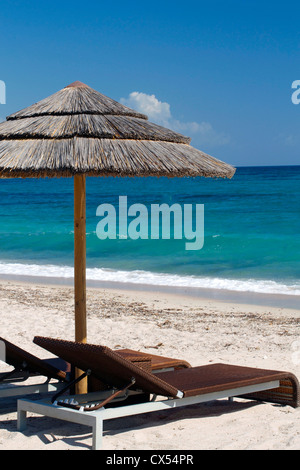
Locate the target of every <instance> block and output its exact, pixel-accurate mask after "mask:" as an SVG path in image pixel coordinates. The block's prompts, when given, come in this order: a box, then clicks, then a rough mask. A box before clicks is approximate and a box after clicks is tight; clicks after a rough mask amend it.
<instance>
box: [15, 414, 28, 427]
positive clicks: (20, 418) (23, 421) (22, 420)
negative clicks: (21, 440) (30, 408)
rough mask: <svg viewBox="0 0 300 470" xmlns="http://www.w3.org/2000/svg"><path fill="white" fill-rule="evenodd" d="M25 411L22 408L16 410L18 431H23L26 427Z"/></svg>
mask: <svg viewBox="0 0 300 470" xmlns="http://www.w3.org/2000/svg"><path fill="white" fill-rule="evenodd" d="M26 416H27V412H26V411H24V410H18V421H17V429H18V431H20V432H22V431H25V429H26V427H27V419H26Z"/></svg>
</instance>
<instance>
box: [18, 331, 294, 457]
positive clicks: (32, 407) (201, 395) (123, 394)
mask: <svg viewBox="0 0 300 470" xmlns="http://www.w3.org/2000/svg"><path fill="white" fill-rule="evenodd" d="M34 342H35V343H36V344H38V345H40V346H42V347H44V348H45V349H47V350H48V351H50V352H52V353H53V354H56V355H58V356H59V357H62V358H63V359H64V360H66V361H68V362H69V363H71V364H72V365H74V366H76V367H78V368H79V369H81V370H82V371H85V372H84V374H83V375H82V377H83V376H85V375H91V376H94V377H96V378H97V379H98V380H100V381H102V382H103V383H104V384H106V393H105V391H103V392H102V395H101V396H100V395H99V396H97V395H95V394H86V395H79V396H75V397H68V399H67V400H64V399H62V398H61V393H63V392H64V391H65V390H64V391H63V392H61V393H57V394H56V395H55V396H54V397H53V398H52V401H51V403H49V402H48V403H45V402H40V401H38V402H37V401H35V402H32V401H29V400H19V405H18V429H19V430H23V429H24V428H25V425H26V424H25V423H26V419H25V418H26V412H27V411H31V412H35V413H38V414H42V415H45V416H51V417H56V418H58V419H65V420H69V421H73V422H78V423H83V424H87V425H91V426H93V448H100V445H101V438H102V423H103V420H105V419H112V418H116V417H120V416H128V415H132V414H139V413H145V412H150V411H156V410H161V409H168V408H174V407H178V406H185V405H190V404H196V403H203V402H207V401H212V400H215V399H219V398H226V397H227V398H232V397H240V396H241V397H243V398H245V397H247V398H251V399H255V400H266V399H267V400H269V401H273V402H274V403H282V404H288V405H291V406H293V407H297V406H299V403H300V400H299V383H298V380H297V378H296V377H295V376H294V375H293V374H291V373H289V372H282V371H274V370H265V369H257V368H251V367H242V366H236V365H227V364H210V365H204V366H199V367H185V368H181V369H178V370H173V371H164V372H159V373H156V374H154V373H152V372H151V367H150V362H151V358H149V357H147V356H145V357H144V364H143V366H142V367H141V365H137V364H136V363H133V362H130V361H128V360H127V359H126V358H125V357H122V356H121V355H120V354H118V352H116V351H113V350H111V349H109V348H107V347H105V346H97V345H91V344H83V343H75V342H72V341H63V340H57V339H51V338H43V337H35V338H34ZM78 380H80V379H77V381H78ZM285 384H287V385H288V386H287V387H286V385H285ZM266 393H267V396H266ZM130 394H133V395H135V394H137V395H138V394H142V395H146V396H147V394H152V395H153V398H152V400H151V401H145V402H144V403H139V404H134V405H132V404H131V402H127V400H128V398H127V397H128V396H129V395H130ZM157 396H162V397H168V399H167V400H166V399H163V400H158V401H156V400H157ZM64 398H65V397H64ZM74 399H75V401H74ZM120 399H123V400H124V401H123V402H122V404H123V406H117V407H115V408H110V405H111V404H112V403H115V402H116V400H120ZM91 400H92V403H91ZM95 400H96V402H95ZM127 403H129V404H127ZM117 404H118V403H117Z"/></svg>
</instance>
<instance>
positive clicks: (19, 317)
mask: <svg viewBox="0 0 300 470" xmlns="http://www.w3.org/2000/svg"><path fill="white" fill-rule="evenodd" d="M0 315H1V333H0V336H2V337H4V338H6V339H7V340H9V341H11V342H14V343H15V344H17V345H19V346H20V347H22V348H24V349H26V350H28V351H30V352H31V353H33V354H35V355H37V356H39V357H41V358H46V357H49V353H48V352H47V351H44V350H43V349H42V348H40V347H38V346H36V345H35V344H33V342H32V340H33V337H34V336H35V335H41V336H51V337H54V338H63V339H70V340H73V339H74V319H73V289H72V288H71V287H66V286H64V287H57V286H46V285H33V284H25V283H18V282H14V281H2V282H1V283H0ZM299 318H300V310H295V309H284V308H275V307H266V306H263V307H262V306H255V305H243V304H232V303H225V302H217V301H210V300H207V299H200V298H193V297H184V296H179V295H176V294H174V295H173V294H165V293H162V292H142V291H126V290H113V289H101V290H100V289H89V290H88V341H89V342H91V343H96V344H104V345H107V346H109V347H111V348H117V347H123V348H132V349H137V350H141V351H148V352H150V353H153V354H161V355H165V356H170V357H177V358H182V359H185V360H187V361H189V362H190V363H191V364H192V365H194V366H196V365H203V364H207V363H211V362H225V363H229V364H238V365H245V366H253V367H261V368H270V369H276V370H286V371H289V372H293V373H294V374H295V375H296V376H297V377H298V378H300V342H299V340H300V332H299ZM296 341H298V344H297V343H295V342H296ZM16 418H17V414H16V407H15V402H14V401H10V402H8V403H7V402H5V403H4V402H3V400H2V402H0V450H7V449H12V450H17V449H44V450H52V449H53V450H57V449H74V450H76V449H80V450H81V449H88V448H89V447H90V446H91V442H92V439H91V432H90V429H89V428H87V427H84V426H79V425H76V424H70V423H66V422H63V421H58V420H54V419H50V418H46V417H40V416H36V415H35V416H33V415H31V414H29V420H28V428H27V430H26V432H25V433H24V434H22V433H18V432H17V430H16ZM103 441H104V449H106V450H123V449H126V450H136V449H139V450H142V449H143V450H144V449H145V450H146V449H154V450H186V449H188V450H197V449H238V450H243V449H251V450H252V449H285V450H293V449H299V448H300V408H298V409H294V408H291V407H283V406H279V405H274V404H267V403H257V402H250V401H246V400H241V399H237V400H235V401H234V402H233V403H231V402H229V401H227V400H221V401H218V402H211V403H209V404H205V405H200V406H199V405H198V406H194V407H189V408H185V409H183V408H181V409H177V410H172V411H168V412H156V413H151V414H148V415H140V416H135V417H132V418H122V419H118V420H114V421H110V422H106V423H105V428H104V440H103Z"/></svg>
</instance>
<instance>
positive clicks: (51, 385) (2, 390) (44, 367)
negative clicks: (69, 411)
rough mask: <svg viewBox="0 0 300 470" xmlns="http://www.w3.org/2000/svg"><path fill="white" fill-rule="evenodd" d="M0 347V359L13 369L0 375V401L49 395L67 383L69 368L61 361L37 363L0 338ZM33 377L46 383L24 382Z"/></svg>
mask: <svg viewBox="0 0 300 470" xmlns="http://www.w3.org/2000/svg"><path fill="white" fill-rule="evenodd" d="M0 345H1V352H2V354H1V357H0V359H1V360H2V359H4V362H6V364H8V365H10V366H12V367H13V369H12V370H10V371H8V372H2V373H0V398H7V397H14V396H20V395H22V396H23V395H31V394H33V393H44V392H53V391H56V390H59V389H61V388H63V387H64V386H65V382H67V381H68V373H69V371H70V365H69V364H68V363H66V362H65V361H63V360H61V359H59V358H50V359H39V358H38V357H36V356H34V355H33V354H30V353H29V352H27V351H25V350H24V349H22V348H20V347H18V346H16V345H15V344H13V343H11V342H9V341H7V340H6V339H4V338H1V337H0ZM37 376H42V377H45V379H46V381H45V382H41V383H36V382H37V381H35V382H34V381H28V379H29V378H31V377H37ZM52 379H54V380H52ZM51 380H52V381H51ZM20 383H22V385H20Z"/></svg>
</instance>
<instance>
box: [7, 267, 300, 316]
mask: <svg viewBox="0 0 300 470" xmlns="http://www.w3.org/2000/svg"><path fill="white" fill-rule="evenodd" d="M6 281H11V282H16V283H23V284H30V285H39V284H40V285H49V286H57V287H63V286H66V287H71V286H73V283H74V280H73V278H62V277H61V278H59V277H43V276H28V275H16V274H11V275H10V274H6V275H3V274H1V275H0V283H1V282H6ZM87 288H92V289H109V290H121V291H129V292H149V293H155V292H159V293H165V294H169V295H175V296H184V297H192V298H195V299H202V300H206V301H207V300H212V301H216V302H218V301H219V302H225V303H238V304H245V305H257V306H265V307H278V308H288V309H296V310H299V309H300V296H298V295H288V294H271V293H259V292H252V291H235V290H229V289H228V290H227V289H215V288H199V287H177V286H161V285H151V284H142V283H141V284H138V283H129V282H118V281H115V282H114V281H96V280H87Z"/></svg>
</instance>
